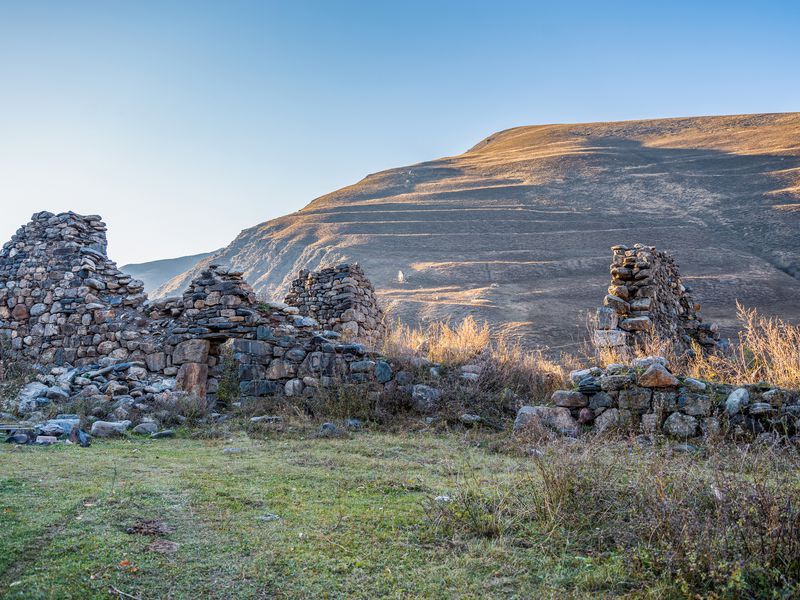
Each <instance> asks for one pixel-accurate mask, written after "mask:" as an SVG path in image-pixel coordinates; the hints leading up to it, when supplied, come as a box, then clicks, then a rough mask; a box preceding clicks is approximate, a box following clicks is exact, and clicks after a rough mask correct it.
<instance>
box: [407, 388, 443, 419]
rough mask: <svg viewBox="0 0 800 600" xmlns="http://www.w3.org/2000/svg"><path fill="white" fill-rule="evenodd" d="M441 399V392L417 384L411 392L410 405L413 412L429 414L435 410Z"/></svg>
mask: <svg viewBox="0 0 800 600" xmlns="http://www.w3.org/2000/svg"><path fill="white" fill-rule="evenodd" d="M441 398H442V392H440V391H439V390H437V389H436V388H433V387H431V386H429V385H423V384H421V383H418V384H417V385H415V386H414V387H413V388H412V390H411V404H412V405H413V407H414V410H416V411H418V412H421V413H429V412H433V411H434V410H436V408H437V407H438V405H439V401H440V400H441Z"/></svg>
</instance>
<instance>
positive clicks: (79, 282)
mask: <svg viewBox="0 0 800 600" xmlns="http://www.w3.org/2000/svg"><path fill="white" fill-rule="evenodd" d="M105 231H106V226H105V223H103V221H102V220H101V218H100V217H99V216H96V215H92V216H88V217H83V216H80V215H77V214H75V213H72V212H69V213H62V214H59V215H54V214H52V213H48V212H40V213H37V214H35V215H33V218H32V220H31V222H30V223H28V224H27V225H26V226H24V227H22V228H20V229H19V230H18V231H17V233H16V234H15V235H14V236H13V237H12V239H11V240H10V241H9V242H7V243H6V244H5V245H4V246H3V249H2V251H0V336H3V337H4V338H6V340H7V341H8V343H9V344H10V346H11V349H12V351H13V352H14V353H15V354H17V355H18V356H20V357H22V358H24V359H25V360H28V361H30V362H37V363H38V362H40V363H44V364H56V365H61V364H74V365H83V364H90V363H92V362H95V361H97V360H98V359H99V358H100V357H102V356H110V357H112V358H115V359H121V360H123V359H127V358H128V356H129V354H130V353H132V352H135V351H136V349H137V347H138V341H137V340H138V332H137V330H138V329H139V328H140V327H141V325H142V316H143V315H142V313H141V312H140V308H141V307H142V305H143V304H144V302H145V301H146V300H147V297H146V295H145V294H144V291H143V290H144V285H143V284H142V282H141V281H139V280H136V279H133V278H131V277H130V275H127V274H125V273H122V272H121V271H119V270H118V269H117V267H116V265H115V264H114V263H113V262H112V261H111V260H109V259H108V257H107V256H106V234H105Z"/></svg>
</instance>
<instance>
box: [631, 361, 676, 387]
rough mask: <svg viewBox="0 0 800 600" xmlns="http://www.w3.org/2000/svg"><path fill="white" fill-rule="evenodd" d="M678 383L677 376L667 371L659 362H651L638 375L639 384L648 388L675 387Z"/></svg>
mask: <svg viewBox="0 0 800 600" xmlns="http://www.w3.org/2000/svg"><path fill="white" fill-rule="evenodd" d="M678 384H680V382H679V381H678V378H677V377H675V376H674V375H673V374H672V373H670V372H669V371H667V369H666V367H664V366H663V365H662V364H660V363H653V364H651V365H650V366H649V367H648V368H647V370H646V371H645V372H644V373H642V374H641V375H640V376H639V385H640V386H642V387H648V388H666V387H676V386H678Z"/></svg>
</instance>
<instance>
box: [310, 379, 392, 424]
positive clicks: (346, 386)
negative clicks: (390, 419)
mask: <svg viewBox="0 0 800 600" xmlns="http://www.w3.org/2000/svg"><path fill="white" fill-rule="evenodd" d="M308 402H309V407H310V409H311V411H312V413H313V415H314V416H315V417H320V418H332V419H350V418H353V419H364V420H367V419H372V418H373V417H375V416H376V415H375V410H376V408H377V395H376V394H375V393H374V390H372V389H370V386H367V385H363V384H357V383H348V382H345V381H335V382H334V383H333V384H332V385H329V386H324V387H320V388H319V389H318V390H317V393H316V394H315V396H314V398H313V399H311V400H308Z"/></svg>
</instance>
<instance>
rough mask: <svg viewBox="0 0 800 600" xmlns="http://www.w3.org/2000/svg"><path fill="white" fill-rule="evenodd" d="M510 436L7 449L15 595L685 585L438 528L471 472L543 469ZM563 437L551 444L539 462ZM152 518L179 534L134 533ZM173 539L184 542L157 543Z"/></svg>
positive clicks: (497, 494) (0, 554)
mask: <svg viewBox="0 0 800 600" xmlns="http://www.w3.org/2000/svg"><path fill="white" fill-rule="evenodd" d="M487 435H488V434H487ZM506 439H507V434H505V435H504V434H498V435H497V437H494V436H489V437H480V434H478V433H469V432H467V433H464V432H460V433H459V432H450V433H439V434H434V433H425V432H417V433H404V434H392V433H386V432H377V431H360V432H354V433H351V434H350V435H349V437H348V438H343V439H325V438H316V437H314V436H313V435H304V434H303V433H299V432H293V433H292V432H290V433H281V434H272V435H268V436H267V437H265V438H262V439H253V438H249V437H247V436H246V435H245V434H243V433H237V434H234V435H233V436H232V437H230V438H227V439H215V440H200V439H192V438H191V437H190V436H189V434H188V433H187V432H182V435H181V436H179V437H177V438H174V439H165V440H150V439H120V440H115V441H96V442H95V444H94V445H93V446H92V447H91V448H88V449H82V448H79V447H74V446H63V445H60V446H52V447H31V446H28V447H19V448H14V447H12V446H10V445H4V446H2V447H0V465H2V472H1V473H0V597H2V598H59V599H62V598H113V597H119V598H140V599H145V598H148V599H150V598H192V599H194V598H325V597H331V598H337V597H338V598H342V597H347V598H378V597H389V598H415V597H428V598H572V597H574V598H602V597H618V596H621V595H624V596H629V597H675V596H677V595H680V594H679V590H677V591H676V590H675V589H674V588H672V587H670V583H669V581H668V580H667V579H664V578H658V577H656V578H651V579H649V580H648V579H643V578H642V577H641V576H640V574H634V571H633V570H631V569H630V565H629V564H628V561H626V559H625V555H624V553H620V552H619V551H618V549H615V547H614V544H608V548H607V549H606V550H605V551H601V552H597V551H596V550H595V551H592V550H586V546H585V545H582V544H581V543H579V540H577V539H576V540H574V541H573V540H572V539H571V537H570V535H569V534H567V535H560V536H554V535H553V531H552V524H549V525H548V524H546V522H545V521H542V522H541V525H537V524H536V522H534V524H533V526H532V527H528V528H526V529H525V534H524V535H504V534H502V532H501V533H500V534H499V535H494V534H492V532H491V531H489V530H487V531H483V529H482V526H481V527H478V528H475V527H470V526H467V527H464V528H462V527H460V526H459V525H458V524H456V525H457V526H456V528H455V529H453V528H450V527H441V526H440V525H441V523H440V521H441V517H442V515H441V514H439V517H438V518H436V517H434V516H432V515H435V514H436V513H437V507H438V506H439V504H441V502H439V503H437V502H436V501H435V500H434V499H435V498H436V497H437V496H441V495H452V496H453V497H454V504H455V498H456V497H458V498H460V500H459V502H461V501H463V500H464V498H466V497H468V496H469V490H467V492H468V493H467V494H466V495H465V488H464V485H465V482H472V484H473V485H477V487H478V488H479V489H480V490H483V491H485V492H486V493H487V494H488V495H489V496H493V495H494V497H493V500H492V502H494V504H492V505H493V506H502V505H503V504H504V503H505V502H506V500H507V496H505V495H504V494H505V492H503V490H504V489H506V488H504V485H505V484H506V483H508V482H511V481H513V480H519V477H520V476H521V475H523V476H525V477H532V478H536V477H538V476H539V475H537V473H540V471H537V470H536V469H535V468H534V466H533V465H534V463H535V462H536V461H535V459H533V458H531V457H529V456H525V455H524V454H523V453H520V452H509V451H507V450H508V448H507V447H506V446H505V445H504V444H505V440H506ZM582 444H583V442H575V446H576V447H578V446H581V445H582ZM604 447H605V448H606V450H605V451H603V452H605V453H606V456H605V459H607V462H608V463H609V464H620V463H621V462H622V461H625V460H632V461H642V460H645V459H646V458H647V456H649V455H653V456H661V457H663V456H666V455H669V456H670V457H671V458H670V460H671V461H672V462H671V464H672V463H674V464H677V465H681V464H683V465H686V468H687V469H688V468H700V469H704V468H706V467H707V465H708V464H710V461H711V459H705V458H702V453H700V454H698V455H697V456H694V457H693V456H687V455H674V456H673V455H672V454H670V450H669V449H663V448H662V449H653V448H651V449H646V448H640V447H638V446H637V445H636V444H633V443H627V442H624V441H621V442H617V443H609V444H608V445H607V446H604ZM565 448H566V446H563V445H555V446H552V447H550V446H545V447H544V456H543V457H542V459H541V460H542V462H547V461H548V460H549V459H550V458H552V459H553V460H555V459H556V457H555V454H563V453H564V452H565ZM231 449H234V451H232V450H231ZM567 452H569V450H567ZM665 453H667V454H665ZM682 468H683V467H682ZM793 468H794V467H793ZM794 472H796V469H795V471H794ZM467 487H469V486H467ZM579 493H581V494H582V493H583V492H582V491H581V492H579ZM464 506H466V507H467V508H469V506H470V505H468V504H465V505H464ZM487 506H488V505H487ZM470 510H471V509H470ZM495 512H496V513H497V514H500V512H502V511H495ZM506 512H507V513H508V514H511V515H512V516H513V514H512V513H511V512H508V511H506ZM270 515H277V516H278V517H279V518H277V519H274V518H273V517H271V516H270ZM451 516H452V515H451ZM460 518H463V514H462V516H461V517H460ZM481 518H482V517H481ZM149 521H155V522H156V523H149V525H150V526H151V527H152V526H153V525H155V526H161V527H165V529H164V530H163V531H162V533H160V534H159V535H143V534H141V533H128V532H126V530H127V529H128V528H131V527H136V526H137V524H139V525H142V523H143V522H144V526H145V527H146V526H147V525H148V522H149ZM437 521H439V525H436V523H437ZM509 523H511V521H510V520H508V521H507V522H506V523H505V524H503V523H501V524H500V529H505V530H510V527H508V526H507V525H508V524H509ZM451 524H452V523H451ZM158 540H168V541H171V542H175V543H176V544H177V546H172V547H169V545H165V544H163V542H159V543H157V544H156V545H155V547H154V546H153V545H152V544H153V543H154V542H157V541H158ZM164 546H166V547H164ZM582 548H583V549H582Z"/></svg>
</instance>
